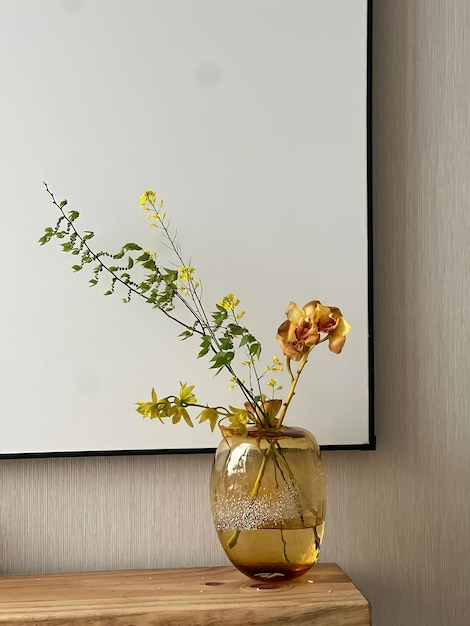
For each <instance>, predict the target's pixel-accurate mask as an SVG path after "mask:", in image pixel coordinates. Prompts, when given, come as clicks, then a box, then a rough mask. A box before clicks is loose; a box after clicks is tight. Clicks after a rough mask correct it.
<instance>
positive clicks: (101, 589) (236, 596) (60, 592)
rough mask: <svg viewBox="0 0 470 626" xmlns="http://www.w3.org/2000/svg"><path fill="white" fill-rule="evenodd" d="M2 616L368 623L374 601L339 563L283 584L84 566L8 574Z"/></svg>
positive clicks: (211, 573)
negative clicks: (78, 570)
mask: <svg viewBox="0 0 470 626" xmlns="http://www.w3.org/2000/svg"><path fill="white" fill-rule="evenodd" d="M0 624H2V625H3V626H5V625H8V626H12V625H15V626H18V624H25V625H29V626H30V625H32V624H34V625H41V626H49V625H50V626H59V625H60V626H65V625H66V624H71V625H73V626H105V625H106V626H108V625H111V624H120V625H124V624H125V625H127V626H129V625H131V624H132V625H136V626H152V625H154V624H158V625H165V626H170V625H171V626H179V625H183V624H184V625H185V626H187V625H195V626H199V625H201V626H202V625H204V626H208V625H211V624H212V625H213V626H232V625H233V626H235V625H236V626H238V625H239V624H244V625H245V626H251V625H260V624H270V625H273V626H275V625H279V626H280V625H281V624H298V625H303V624H315V625H316V626H333V625H335V626H338V625H343V624H344V625H345V626H367V625H369V624H370V607H369V603H368V602H367V600H366V599H365V598H364V597H363V596H362V595H361V593H360V592H359V591H358V590H357V588H356V587H355V586H354V584H353V583H352V582H351V580H350V579H349V578H348V577H347V576H346V574H344V572H343V571H342V570H341V569H340V568H339V567H338V566H337V565H332V564H323V565H320V564H319V565H317V566H316V567H314V568H313V569H312V570H311V572H310V573H309V574H307V575H305V576H303V577H301V578H299V579H297V580H294V581H291V582H289V583H284V584H281V583H275V582H270V581H259V582H257V581H255V580H251V579H249V578H246V577H245V576H243V575H242V574H240V573H239V572H238V571H236V570H235V569H234V568H233V567H215V568H214V567H212V568H211V567H207V568H193V569H167V570H138V571H136V570H130V571H116V572H92V573H83V572H82V573H77V574H46V575H43V576H39V575H38V576H34V575H28V576H6V577H4V578H1V579H0Z"/></svg>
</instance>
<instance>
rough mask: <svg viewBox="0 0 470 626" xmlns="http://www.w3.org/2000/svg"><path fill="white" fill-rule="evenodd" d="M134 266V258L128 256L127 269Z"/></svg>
mask: <svg viewBox="0 0 470 626" xmlns="http://www.w3.org/2000/svg"><path fill="white" fill-rule="evenodd" d="M133 267H134V259H133V258H132V257H131V256H130V257H129V260H128V261H127V269H128V270H130V269H132V268H133Z"/></svg>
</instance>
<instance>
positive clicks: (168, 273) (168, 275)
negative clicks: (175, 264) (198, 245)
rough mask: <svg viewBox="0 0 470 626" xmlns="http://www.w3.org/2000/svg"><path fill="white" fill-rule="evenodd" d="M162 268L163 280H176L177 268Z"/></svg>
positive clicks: (171, 281)
mask: <svg viewBox="0 0 470 626" xmlns="http://www.w3.org/2000/svg"><path fill="white" fill-rule="evenodd" d="M164 270H165V274H164V275H163V278H164V280H165V282H167V283H174V282H175V281H176V280H178V270H170V269H168V268H166V267H165V268H164Z"/></svg>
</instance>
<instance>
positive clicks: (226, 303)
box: [219, 293, 240, 311]
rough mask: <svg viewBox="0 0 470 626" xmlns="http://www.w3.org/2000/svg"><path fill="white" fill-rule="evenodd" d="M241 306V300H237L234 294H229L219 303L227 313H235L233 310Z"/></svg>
mask: <svg viewBox="0 0 470 626" xmlns="http://www.w3.org/2000/svg"><path fill="white" fill-rule="evenodd" d="M239 304H240V300H238V298H235V296H234V295H233V293H229V294H227V295H226V296H224V297H223V298H222V299H221V301H220V302H219V305H220V306H221V307H223V308H224V309H226V310H227V311H233V309H234V308H235V307H236V306H238V305H239Z"/></svg>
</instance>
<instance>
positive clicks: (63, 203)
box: [59, 200, 67, 209]
mask: <svg viewBox="0 0 470 626" xmlns="http://www.w3.org/2000/svg"><path fill="white" fill-rule="evenodd" d="M66 205H67V200H62V202H61V203H60V204H59V206H60V208H61V209H63V208H64V206H66Z"/></svg>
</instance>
